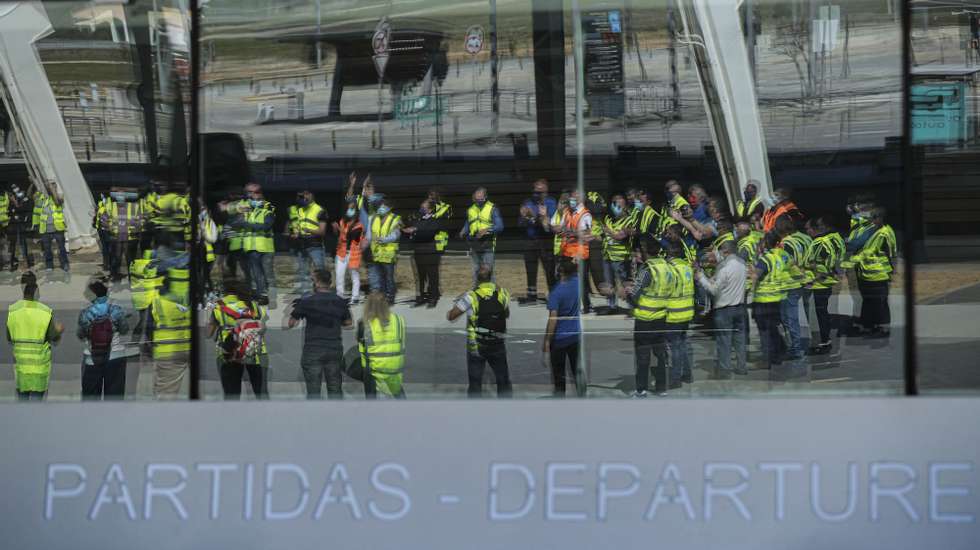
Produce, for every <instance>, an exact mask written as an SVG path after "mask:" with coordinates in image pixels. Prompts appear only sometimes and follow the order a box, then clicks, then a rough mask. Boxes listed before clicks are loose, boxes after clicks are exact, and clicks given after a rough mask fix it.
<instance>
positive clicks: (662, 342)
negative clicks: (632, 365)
mask: <svg viewBox="0 0 980 550" xmlns="http://www.w3.org/2000/svg"><path fill="white" fill-rule="evenodd" d="M666 327H667V323H666V322H665V321H664V320H663V319H661V320H657V321H641V320H639V319H637V320H636V321H634V323H633V353H634V356H635V360H636V372H635V378H636V390H637V391H646V390H647V389H648V388H649V387H650V359H651V355H652V356H654V357H656V358H657V366H656V368H655V369H654V370H653V380H654V382H653V383H654V391H658V392H661V391H665V390H666V389H667V345H666V338H665V337H664V330H665V329H666Z"/></svg>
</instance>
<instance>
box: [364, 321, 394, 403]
mask: <svg viewBox="0 0 980 550" xmlns="http://www.w3.org/2000/svg"><path fill="white" fill-rule="evenodd" d="M357 348H358V351H359V352H360V354H361V365H363V366H364V368H365V370H366V371H368V372H370V375H371V376H373V377H374V382H375V385H376V387H377V389H378V392H379V393H383V394H386V395H390V396H395V395H398V394H400V393H401V389H402V377H403V373H402V371H403V370H404V368H405V319H403V318H402V316H401V315H398V314H396V313H390V314H389V316H388V323H387V325H383V324H381V321H379V320H378V319H371V322H370V323H367V324H365V325H364V339H363V340H361V341H360V342H358V344H357Z"/></svg>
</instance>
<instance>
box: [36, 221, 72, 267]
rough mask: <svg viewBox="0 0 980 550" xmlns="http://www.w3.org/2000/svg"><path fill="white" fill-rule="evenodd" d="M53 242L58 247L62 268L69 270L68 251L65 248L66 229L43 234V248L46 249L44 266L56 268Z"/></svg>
mask: <svg viewBox="0 0 980 550" xmlns="http://www.w3.org/2000/svg"><path fill="white" fill-rule="evenodd" d="M52 241H53V243H52ZM52 244H53V245H54V246H57V247H58V261H60V262H61V269H64V270H65V271H68V251H66V250H65V232H64V231H55V232H53V233H44V234H43V235H41V250H43V251H44V267H46V268H48V269H54V253H53V251H52Z"/></svg>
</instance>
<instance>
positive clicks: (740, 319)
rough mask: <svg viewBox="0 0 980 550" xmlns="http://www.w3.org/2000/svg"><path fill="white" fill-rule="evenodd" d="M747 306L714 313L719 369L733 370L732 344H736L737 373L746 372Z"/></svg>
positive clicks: (728, 308) (724, 309)
mask: <svg viewBox="0 0 980 550" xmlns="http://www.w3.org/2000/svg"><path fill="white" fill-rule="evenodd" d="M747 318H748V317H746V315H745V306H743V305H739V306H729V307H723V308H721V309H716V310H715V311H714V321H715V331H716V332H715V344H716V345H717V350H718V369H719V370H720V371H722V372H725V373H727V372H731V370H732V342H734V343H735V360H736V368H735V372H740V373H741V372H745V370H746V368H745V331H746V330H748V326H747V325H746V324H745V321H746V319H747Z"/></svg>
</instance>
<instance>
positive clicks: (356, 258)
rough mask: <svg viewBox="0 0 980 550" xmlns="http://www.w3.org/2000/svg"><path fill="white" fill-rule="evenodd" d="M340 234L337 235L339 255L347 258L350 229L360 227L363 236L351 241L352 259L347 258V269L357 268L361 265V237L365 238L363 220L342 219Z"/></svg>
mask: <svg viewBox="0 0 980 550" xmlns="http://www.w3.org/2000/svg"><path fill="white" fill-rule="evenodd" d="M339 225H340V234H339V235H338V236H337V257H338V258H341V259H343V258H346V257H347V253H348V247H347V234H348V233H349V232H350V231H353V230H355V229H358V228H360V229H361V236H360V237H358V238H357V239H355V240H354V241H352V242H351V243H350V259H348V260H347V269H357V268H359V267H361V239H363V238H364V227H362V226H361V222H359V221H357V218H354V219H353V220H352V221H348V220H346V219H343V220H340V224H339Z"/></svg>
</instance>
